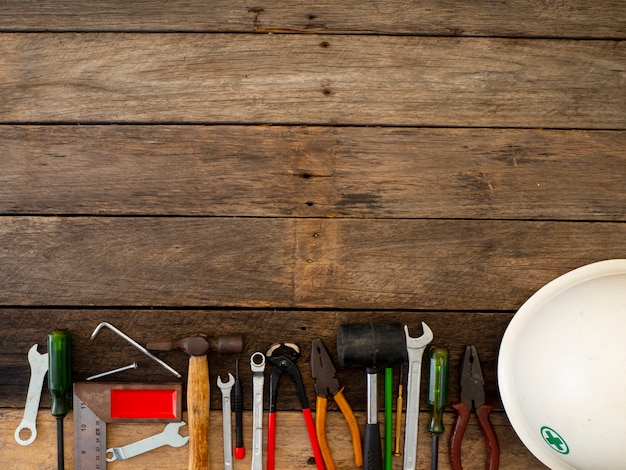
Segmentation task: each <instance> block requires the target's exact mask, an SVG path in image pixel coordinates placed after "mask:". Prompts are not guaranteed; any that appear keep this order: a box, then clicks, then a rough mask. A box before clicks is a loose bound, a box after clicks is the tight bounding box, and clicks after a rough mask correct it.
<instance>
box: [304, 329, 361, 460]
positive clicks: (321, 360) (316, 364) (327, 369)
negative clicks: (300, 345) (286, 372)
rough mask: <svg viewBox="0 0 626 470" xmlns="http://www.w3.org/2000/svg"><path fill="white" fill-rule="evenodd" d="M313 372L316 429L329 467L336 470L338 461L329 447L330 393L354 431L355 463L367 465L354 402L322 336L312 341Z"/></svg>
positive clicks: (323, 455) (351, 430) (352, 431)
mask: <svg viewBox="0 0 626 470" xmlns="http://www.w3.org/2000/svg"><path fill="white" fill-rule="evenodd" d="M311 375H312V376H313V378H314V379H316V381H315V393H316V395H317V402H316V404H315V431H316V433H317V440H318V442H319V444H320V449H321V451H322V457H324V463H325V464H326V468H327V469H328V470H335V468H336V467H335V463H334V462H333V458H332V456H331V454H330V449H329V448H328V442H327V440H326V407H327V405H328V399H329V398H330V397H332V398H334V399H335V402H336V403H337V406H339V409H340V410H341V412H342V413H343V416H344V418H345V419H346V422H347V423H348V427H349V428H350V434H351V435H352V448H353V449H354V463H355V465H356V466H357V467H361V466H363V450H362V448H361V432H360V431H359V424H358V423H357V421H356V418H355V416H354V413H353V412H352V409H351V408H350V405H349V404H348V402H347V401H346V399H345V397H344V396H343V387H341V386H340V385H339V380H337V378H336V377H335V367H334V366H333V363H332V361H331V359H330V355H329V354H328V351H327V350H326V348H325V347H324V344H323V343H322V340H321V339H314V340H313V342H312V343H311Z"/></svg>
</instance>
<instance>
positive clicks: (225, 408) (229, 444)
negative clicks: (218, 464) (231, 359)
mask: <svg viewBox="0 0 626 470" xmlns="http://www.w3.org/2000/svg"><path fill="white" fill-rule="evenodd" d="M233 385H235V377H233V374H230V373H229V374H228V382H222V378H221V377H220V376H218V377H217V386H218V387H219V389H220V390H221V391H222V422H223V425H222V428H223V433H224V470H232V468H233V425H232V420H231V407H230V392H231V390H232V389H233Z"/></svg>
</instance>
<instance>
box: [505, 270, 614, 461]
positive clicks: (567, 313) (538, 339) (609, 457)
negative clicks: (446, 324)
mask: <svg viewBox="0 0 626 470" xmlns="http://www.w3.org/2000/svg"><path fill="white" fill-rule="evenodd" d="M498 386H499V389H500V395H501V397H502V403H503V405H504V409H505V411H506V414H507V416H508V418H509V420H510V422H511V425H512V426H513V429H514V430H515V432H516V433H517V435H518V436H519V438H520V439H521V440H522V442H523V443H524V445H525V446H526V447H527V448H528V449H529V450H530V451H531V452H532V453H533V454H534V455H535V457H537V458H538V459H539V460H540V461H541V462H543V463H544V464H545V465H547V466H548V467H550V468H551V469H555V470H556V469H577V470H587V469H589V470H605V469H606V470H608V469H611V470H624V469H626V259H616V260H607V261H600V262H598V263H593V264H590V265H587V266H583V267H582V268H578V269H575V270H574V271H571V272H569V273H567V274H565V275H563V276H561V277H559V278H557V279H555V280H553V281H552V282H550V283H548V284H547V285H545V286H544V287H542V288H541V289H539V290H538V291H537V292H536V293H535V294H534V295H533V296H532V297H531V298H530V299H528V301H526V303H524V305H522V307H521V308H520V309H519V310H518V312H517V313H516V314H515V315H514V317H513V319H512V320H511V322H510V324H509V326H508V328H507V330H506V332H505V334H504V337H503V339H502V344H501V346H500V352H499V355H498Z"/></svg>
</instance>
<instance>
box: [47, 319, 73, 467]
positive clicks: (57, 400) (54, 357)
mask: <svg viewBox="0 0 626 470" xmlns="http://www.w3.org/2000/svg"><path fill="white" fill-rule="evenodd" d="M71 356H72V351H71V348H70V333H69V331H66V330H55V331H50V332H49V333H48V389H49V390H50V393H51V394H52V408H51V410H50V411H51V413H52V416H54V417H55V418H56V420H57V462H58V464H57V467H58V469H59V470H63V469H64V468H65V460H64V458H63V418H65V415H66V414H67V413H68V411H69V410H70V392H71V390H72V360H71Z"/></svg>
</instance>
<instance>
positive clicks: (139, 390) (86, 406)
mask: <svg viewBox="0 0 626 470" xmlns="http://www.w3.org/2000/svg"><path fill="white" fill-rule="evenodd" d="M181 419H182V384H180V383H159V384H146V383H94V382H76V383H75V384H74V469H75V470H105V469H106V464H107V461H106V451H107V439H106V435H107V432H106V423H173V422H180V421H181Z"/></svg>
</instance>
